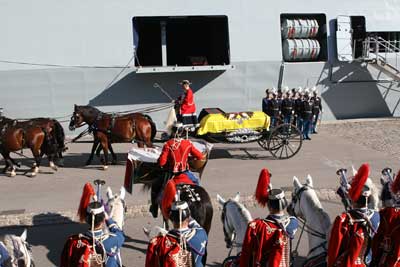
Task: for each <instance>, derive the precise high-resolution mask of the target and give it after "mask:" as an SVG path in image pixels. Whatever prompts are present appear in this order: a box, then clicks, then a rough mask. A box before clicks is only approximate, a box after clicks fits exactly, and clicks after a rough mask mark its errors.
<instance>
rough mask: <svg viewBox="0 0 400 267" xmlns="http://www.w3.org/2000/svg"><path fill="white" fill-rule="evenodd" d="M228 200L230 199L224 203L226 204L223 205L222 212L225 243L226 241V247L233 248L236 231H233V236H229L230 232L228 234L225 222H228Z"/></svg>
mask: <svg viewBox="0 0 400 267" xmlns="http://www.w3.org/2000/svg"><path fill="white" fill-rule="evenodd" d="M228 202H229V201H226V202H225V203H224V205H223V206H222V212H221V220H222V229H223V230H224V237H225V238H224V239H225V243H226V247H227V248H232V247H233V246H232V245H233V242H232V241H233V239H234V237H233V236H234V235H235V231H233V233H232V235H231V238H229V234H228V232H227V231H226V228H225V222H226V206H227V204H228Z"/></svg>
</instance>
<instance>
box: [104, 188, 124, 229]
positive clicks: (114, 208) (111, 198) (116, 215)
mask: <svg viewBox="0 0 400 267" xmlns="http://www.w3.org/2000/svg"><path fill="white" fill-rule="evenodd" d="M125 194H126V192H125V188H124V187H123V186H122V187H121V189H120V191H119V195H113V193H112V191H111V188H110V187H107V198H108V201H107V206H108V208H109V216H110V217H111V218H112V219H113V220H114V221H115V222H116V223H117V225H118V227H119V228H120V229H121V230H122V229H123V227H124V223H125V222H124V219H125V211H126V205H125Z"/></svg>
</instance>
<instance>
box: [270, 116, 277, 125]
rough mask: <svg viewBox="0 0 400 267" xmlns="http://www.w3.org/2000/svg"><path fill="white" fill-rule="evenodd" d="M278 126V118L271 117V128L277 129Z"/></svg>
mask: <svg viewBox="0 0 400 267" xmlns="http://www.w3.org/2000/svg"><path fill="white" fill-rule="evenodd" d="M275 124H276V118H275V117H271V125H270V127H275Z"/></svg>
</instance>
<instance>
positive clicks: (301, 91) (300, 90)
mask: <svg viewBox="0 0 400 267" xmlns="http://www.w3.org/2000/svg"><path fill="white" fill-rule="evenodd" d="M297 92H298V93H300V94H301V93H303V88H302V87H301V86H299V88H298V89H297Z"/></svg>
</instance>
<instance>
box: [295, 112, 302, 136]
mask: <svg viewBox="0 0 400 267" xmlns="http://www.w3.org/2000/svg"><path fill="white" fill-rule="evenodd" d="M296 126H297V129H299V131H300V132H302V131H303V120H302V118H301V117H300V116H297V121H296Z"/></svg>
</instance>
